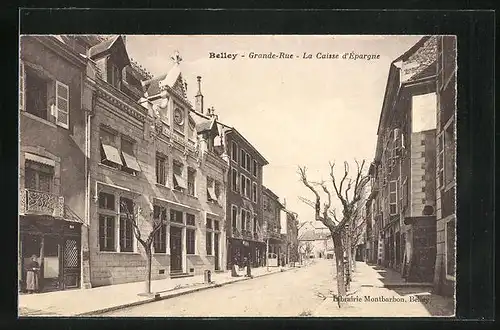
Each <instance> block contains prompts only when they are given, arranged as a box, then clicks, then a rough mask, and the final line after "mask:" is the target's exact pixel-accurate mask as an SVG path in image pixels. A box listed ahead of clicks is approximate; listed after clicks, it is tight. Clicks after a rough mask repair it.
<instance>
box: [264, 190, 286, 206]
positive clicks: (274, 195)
mask: <svg viewBox="0 0 500 330" xmlns="http://www.w3.org/2000/svg"><path fill="white" fill-rule="evenodd" d="M262 189H263V192H266V193H268V194H269V195H271V196H272V197H275V198H276V199H277V200H278V203H279V204H280V205H281V203H280V201H279V199H280V198H279V197H278V195H276V194H275V193H274V191H272V190H271V189H269V188H267V187H266V186H264V185H262ZM281 206H283V205H281Z"/></svg>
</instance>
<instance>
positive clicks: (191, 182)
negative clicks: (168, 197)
mask: <svg viewBox="0 0 500 330" xmlns="http://www.w3.org/2000/svg"><path fill="white" fill-rule="evenodd" d="M195 181H196V171H195V170H194V169H192V168H190V167H189V168H188V181H187V187H188V189H187V191H188V195H191V196H195Z"/></svg>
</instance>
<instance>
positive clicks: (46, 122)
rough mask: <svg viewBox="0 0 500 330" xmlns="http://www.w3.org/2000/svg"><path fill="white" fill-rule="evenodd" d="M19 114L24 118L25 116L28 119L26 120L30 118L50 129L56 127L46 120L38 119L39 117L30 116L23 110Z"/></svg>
mask: <svg viewBox="0 0 500 330" xmlns="http://www.w3.org/2000/svg"><path fill="white" fill-rule="evenodd" d="M21 113H22V114H23V115H24V116H26V117H28V118H31V119H33V120H36V121H38V122H40V123H42V124H45V125H47V126H50V127H52V128H57V125H56V124H54V123H52V122H50V121H48V120H47V119H43V118H40V117H38V116H35V115H34V114H31V113H29V112H26V111H24V110H23V111H21Z"/></svg>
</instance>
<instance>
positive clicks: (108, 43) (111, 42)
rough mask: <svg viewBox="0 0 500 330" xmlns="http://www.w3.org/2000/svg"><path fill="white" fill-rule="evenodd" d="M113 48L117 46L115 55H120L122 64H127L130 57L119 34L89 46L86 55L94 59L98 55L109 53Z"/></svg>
mask: <svg viewBox="0 0 500 330" xmlns="http://www.w3.org/2000/svg"><path fill="white" fill-rule="evenodd" d="M113 48H118V49H117V52H116V54H117V56H120V60H121V61H122V64H123V65H124V66H127V65H129V64H130V59H129V57H128V54H127V49H126V47H125V41H124V40H123V37H122V36H121V35H116V36H114V37H112V38H109V39H107V40H104V41H102V42H100V43H98V44H96V45H95V46H92V47H90V49H89V51H88V55H89V57H90V58H91V59H95V58H97V57H100V55H103V54H108V53H110V52H111V51H112V49H113Z"/></svg>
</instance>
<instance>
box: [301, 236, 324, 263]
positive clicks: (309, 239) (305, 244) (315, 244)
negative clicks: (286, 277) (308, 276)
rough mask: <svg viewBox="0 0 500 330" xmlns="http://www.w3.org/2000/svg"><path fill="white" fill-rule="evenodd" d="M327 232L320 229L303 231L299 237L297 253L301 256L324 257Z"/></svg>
mask: <svg viewBox="0 0 500 330" xmlns="http://www.w3.org/2000/svg"><path fill="white" fill-rule="evenodd" d="M328 240H331V239H329V233H327V232H325V231H323V230H320V231H315V230H307V231H303V232H302V233H301V234H300V235H299V237H298V242H299V253H300V254H301V257H302V258H306V259H307V258H326V257H327V255H326V251H327V241H328Z"/></svg>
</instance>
